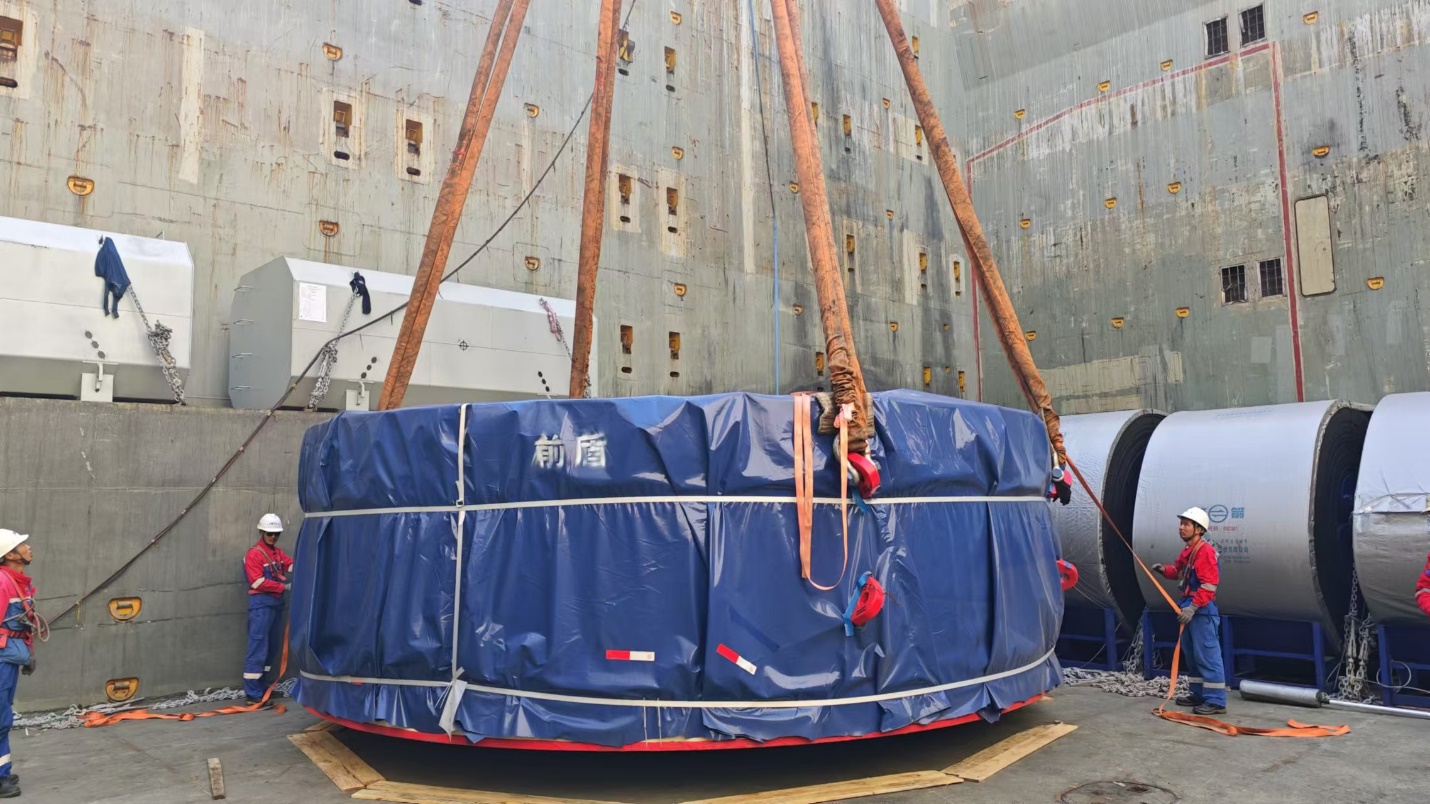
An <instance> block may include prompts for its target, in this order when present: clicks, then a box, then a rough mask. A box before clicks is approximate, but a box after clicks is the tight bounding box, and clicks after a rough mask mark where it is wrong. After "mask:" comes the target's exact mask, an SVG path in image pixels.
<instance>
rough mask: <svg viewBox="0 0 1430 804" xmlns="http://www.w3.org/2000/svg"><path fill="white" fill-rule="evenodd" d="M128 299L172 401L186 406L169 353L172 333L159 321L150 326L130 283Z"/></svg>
mask: <svg viewBox="0 0 1430 804" xmlns="http://www.w3.org/2000/svg"><path fill="white" fill-rule="evenodd" d="M129 298H131V299H133V300H134V309H135V310H137V311H139V320H140V321H143V322H144V333H145V335H147V336H148V338H149V346H151V347H152V348H153V349H154V356H155V357H157V358H159V370H160V371H162V372H164V379H165V380H168V381H169V389H170V390H171V391H172V392H173V394H174V401H175V402H178V403H179V404H180V405H184V404H187V403H186V402H185V401H184V381H183V380H181V379H179V367H178V362H177V361H175V360H174V356H173V355H172V354H170V352H169V341H170V339H171V338H173V337H174V331H173V330H171V329H169V328H168V327H166V326H164V324H163V323H162V322H159V321H155V322H154V323H153V324H152V325H151V324H150V323H149V316H148V315H146V314H145V313H144V305H143V304H141V303H140V301H139V291H138V290H136V289H135V288H134V283H133V282H132V281H131V282H130V284H129Z"/></svg>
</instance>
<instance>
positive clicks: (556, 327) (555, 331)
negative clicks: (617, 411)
mask: <svg viewBox="0 0 1430 804" xmlns="http://www.w3.org/2000/svg"><path fill="white" fill-rule="evenodd" d="M540 302H541V309H543V310H545V311H546V323H547V325H548V326H550V327H551V334H552V335H554V336H556V340H557V341H558V342H560V344H561V348H562V349H565V350H566V358H567V359H568V360H571V359H573V358H572V356H571V345H570V344H568V343H567V342H566V333H565V332H563V331H562V329H561V321H560V319H558V318H557V317H556V311H555V310H553V309H551V305H550V304H547V303H546V299H541V300H540ZM585 385H586V391H585V393H584V394H582V398H584V399H590V398H591V376H590V375H589V374H588V375H586V383H585Z"/></svg>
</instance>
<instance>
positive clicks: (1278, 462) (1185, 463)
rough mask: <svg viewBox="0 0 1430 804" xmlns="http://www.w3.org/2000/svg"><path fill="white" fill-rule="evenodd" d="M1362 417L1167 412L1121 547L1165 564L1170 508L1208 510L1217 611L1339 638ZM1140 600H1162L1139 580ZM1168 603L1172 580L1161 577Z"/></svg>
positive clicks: (1261, 410)
mask: <svg viewBox="0 0 1430 804" xmlns="http://www.w3.org/2000/svg"><path fill="white" fill-rule="evenodd" d="M1369 418H1370V417H1369V414H1368V413H1367V412H1366V411H1365V410H1364V409H1361V408H1356V407H1352V406H1351V405H1349V404H1347V403H1345V402H1337V401H1330V402H1304V403H1297V404H1292V405H1273V406H1268V407H1256V408H1241V409H1236V410H1212V411H1188V412H1183V413H1174V414H1172V415H1171V416H1168V417H1167V418H1166V419H1165V420H1164V421H1163V422H1162V424H1161V425H1160V426H1159V427H1158V428H1157V431H1156V432H1155V433H1153V435H1152V442H1151V444H1150V445H1149V446H1148V448H1147V457H1146V459H1145V461H1144V462H1143V464H1142V477H1141V481H1140V483H1139V485H1138V489H1137V511H1136V516H1135V517H1134V520H1133V533H1134V535H1133V544H1134V546H1135V547H1136V549H1137V553H1138V555H1140V556H1141V557H1142V559H1143V560H1144V561H1146V562H1148V563H1149V564H1150V563H1152V562H1154V561H1156V562H1161V563H1164V564H1168V565H1170V564H1171V563H1172V562H1173V561H1174V560H1175V559H1176V557H1177V554H1178V553H1180V552H1181V550H1182V547H1183V544H1182V541H1181V539H1180V538H1179V537H1178V535H1177V515H1178V514H1180V513H1181V512H1182V511H1184V510H1186V509H1188V508H1191V507H1193V506H1200V507H1202V508H1205V509H1206V510H1207V512H1208V513H1209V514H1210V516H1211V531H1210V532H1209V533H1208V537H1209V540H1210V541H1211V543H1212V544H1214V545H1215V546H1216V548H1217V554H1218V558H1219V561H1220V569H1221V583H1220V585H1219V588H1218V590H1217V594H1216V603H1217V608H1218V609H1220V611H1221V613H1223V614H1230V615H1234V616H1243V617H1257V618H1264V619H1271V620H1290V621H1299V622H1316V623H1320V624H1322V625H1323V626H1325V627H1326V629H1327V631H1328V635H1329V636H1330V637H1331V638H1332V639H1333V640H1334V641H1337V642H1338V641H1339V638H1340V637H1339V635H1340V631H1341V628H1342V626H1343V623H1344V618H1345V615H1346V613H1347V611H1348V610H1349V608H1350V598H1351V583H1352V581H1351V578H1352V572H1351V568H1352V548H1351V534H1350V520H1351V512H1352V510H1353V507H1354V502H1355V494H1354V491H1355V480H1356V474H1357V471H1358V469H1359V461H1360V451H1361V446H1362V443H1363V442H1364V440H1365V431H1366V426H1367V424H1368V422H1369ZM1138 581H1139V582H1140V584H1141V586H1142V593H1143V596H1144V598H1145V599H1146V600H1147V601H1149V603H1154V604H1155V605H1158V606H1165V604H1164V603H1163V601H1162V597H1161V595H1160V594H1158V593H1157V590H1156V589H1154V588H1152V583H1151V581H1150V580H1148V579H1147V577H1146V576H1145V575H1144V576H1142V577H1139V578H1138ZM1163 583H1164V584H1165V585H1166V587H1167V589H1168V591H1169V592H1171V594H1172V596H1173V597H1174V598H1175V597H1177V595H1178V594H1179V593H1180V590H1179V589H1178V588H1177V586H1176V584H1175V583H1174V582H1172V581H1163Z"/></svg>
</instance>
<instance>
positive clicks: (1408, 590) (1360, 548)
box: [1352, 393, 1430, 625]
mask: <svg viewBox="0 0 1430 804" xmlns="http://www.w3.org/2000/svg"><path fill="white" fill-rule="evenodd" d="M1427 422H1430V393H1414V394H1392V395H1390V396H1387V397H1385V398H1383V399H1381V400H1380V403H1379V404H1378V405H1376V406H1375V413H1374V414H1372V415H1371V417H1370V429H1369V431H1368V432H1367V433H1366V438H1365V450H1364V451H1363V452H1362V453H1361V463H1360V479H1359V480H1358V481H1357V483H1356V503H1355V506H1356V508H1355V516H1354V519H1353V520H1352V524H1353V527H1354V533H1355V561H1356V572H1357V574H1358V575H1359V577H1360V586H1361V591H1362V592H1363V593H1364V595H1365V600H1366V604H1367V605H1368V606H1369V607H1370V613H1371V614H1372V615H1374V616H1375V619H1376V621H1377V622H1380V623H1383V624H1387V625H1424V624H1425V622H1426V620H1425V615H1424V613H1423V612H1421V611H1420V608H1419V606H1417V605H1416V603H1415V582H1416V580H1418V578H1419V576H1420V572H1421V570H1422V569H1423V568H1424V566H1425V554H1426V552H1430V459H1427V457H1426V456H1430V424H1427Z"/></svg>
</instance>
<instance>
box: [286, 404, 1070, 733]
mask: <svg viewBox="0 0 1430 804" xmlns="http://www.w3.org/2000/svg"><path fill="white" fill-rule="evenodd" d="M797 407H801V408H802V409H804V410H809V411H810V412H811V414H812V420H813V421H819V414H820V411H819V410H818V408H819V403H818V402H817V401H816V400H815V399H814V398H812V397H808V396H800V397H795V398H793V399H791V398H790V397H768V396H753V395H747V394H726V395H718V396H708V397H699V398H690V399H686V398H674V397H644V398H632V399H596V400H537V401H530V402H514V403H484V404H469V405H458V406H435V407H421V408H407V409H399V410H393V411H386V412H381V413H365V412H353V411H349V412H346V413H343V414H341V415H339V416H337V417H336V418H334V419H332V420H330V421H328V422H326V423H324V424H320V425H317V426H314V427H313V428H311V429H310V430H309V431H308V433H307V435H306V437H305V438H304V443H303V451H302V458H301V463H300V481H299V482H300V489H299V492H300V499H301V501H302V504H303V509H304V511H306V512H307V516H306V519H305V521H304V524H303V528H302V533H301V535H300V537H299V542H298V548H297V555H296V565H295V566H296V569H295V573H296V574H295V578H294V586H293V612H292V618H291V620H292V629H293V630H292V639H291V642H290V647H291V655H292V656H293V659H294V661H295V663H296V665H297V669H298V671H299V686H298V690H297V698H298V700H299V702H301V703H302V704H303V705H304V706H306V707H308V708H309V709H310V710H312V711H313V712H315V713H317V714H318V715H320V716H321V717H324V718H327V719H329V720H333V721H337V722H340V723H344V724H347V725H350V726H352V727H354V728H359V729H365V730H369V731H377V732H383V733H388V734H392V735H395V736H398V737H405V738H408V739H415V740H430V741H436V742H443V743H448V742H452V743H465V744H473V743H480V744H482V745H490V746H503V747H514V748H537V749H563V750H569V749H584V750H621V749H632V750H689V749H698V748H731V747H735V748H743V747H756V746H769V745H787V744H792V743H807V742H818V741H823V740H838V739H850V738H856V737H870V736H882V735H888V734H898V733H903V732H907V731H914V730H919V729H927V728H938V727H941V726H948V725H953V724H956V723H963V722H967V721H970V720H976V719H978V718H994V717H997V715H998V713H999V712H1004V711H1008V710H1010V709H1014V708H1017V707H1019V706H1021V705H1023V704H1025V703H1028V702H1030V701H1032V700H1036V699H1037V698H1039V697H1040V696H1041V695H1042V694H1043V693H1044V692H1045V691H1046V690H1048V689H1050V688H1052V687H1053V686H1055V685H1056V684H1057V683H1058V682H1059V679H1060V678H1061V672H1060V670H1059V667H1058V663H1057V659H1056V658H1055V657H1054V655H1053V647H1054V644H1055V643H1056V640H1057V636H1058V624H1059V621H1060V619H1061V615H1062V605H1063V599H1062V592H1061V590H1060V585H1059V579H1058V570H1057V558H1058V548H1057V539H1056V537H1055V535H1054V533H1053V529H1052V523H1051V519H1050V516H1049V513H1048V507H1049V504H1048V500H1047V491H1048V487H1049V473H1050V469H1051V456H1050V454H1049V445H1048V441H1047V433H1046V431H1045V430H1044V428H1043V424H1042V422H1041V421H1040V420H1039V419H1038V418H1037V417H1035V416H1033V415H1032V414H1030V413H1026V412H1022V411H1014V410H1008V409H1003V408H997V407H993V406H991V405H983V404H978V403H972V402H965V401H962V400H958V399H951V398H948V397H941V396H934V395H930V394H921V393H914V392H907V391H895V392H888V393H881V394H876V395H874V415H875V420H876V423H877V434H876V435H875V437H874V438H873V439H871V441H870V445H871V447H870V452H869V455H868V457H869V458H871V459H873V461H874V462H875V463H876V464H877V466H878V469H879V472H880V474H881V479H882V486H881V488H880V489H879V491H878V493H877V495H875V496H873V497H872V498H869V499H863V498H861V497H856V496H855V495H853V494H851V495H850V496H849V497H847V498H846V497H843V496H842V495H841V483H840V473H841V471H842V469H841V462H840V460H839V459H838V458H837V457H832V456H833V455H834V453H835V450H834V436H832V435H830V434H827V433H825V434H820V433H815V434H814V435H813V436H812V437H813V453H812V460H810V464H811V465H812V466H813V473H814V476H813V487H812V497H813V499H812V522H811V525H810V527H809V528H808V530H807V531H804V533H807V535H808V539H805V538H803V537H802V529H801V525H800V521H801V516H800V514H799V512H800V511H801V510H802V509H804V506H803V505H800V504H798V503H797V499H796V497H795V493H796V484H795V466H796V462H795V454H796V450H795V448H794V433H795V431H796V427H797V425H796V418H797V417H796V416H795V412H796V408H797ZM806 421H808V420H806ZM801 432H803V430H801ZM866 479H867V478H866ZM851 488H852V487H851ZM866 490H867V489H866ZM804 499H809V497H808V496H806V497H805V498H804ZM804 510H808V509H804ZM846 514H847V517H848V520H847V521H848V529H847V531H846V530H845V528H844V526H843V524H842V520H841V517H842V516H844V515H846ZM802 554H804V555H807V556H808V563H807V564H805V563H804V562H803V561H802V560H801V556H802ZM805 566H807V568H808V570H809V571H808V575H807V577H805V575H804V573H803V571H802V567H805ZM879 590H882V592H883V595H882V606H880V605H879V603H880V595H879V594H878V591H879ZM871 613H872V614H873V616H872V618H871V619H866V618H865V616H864V615H869V614H871Z"/></svg>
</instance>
